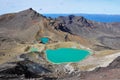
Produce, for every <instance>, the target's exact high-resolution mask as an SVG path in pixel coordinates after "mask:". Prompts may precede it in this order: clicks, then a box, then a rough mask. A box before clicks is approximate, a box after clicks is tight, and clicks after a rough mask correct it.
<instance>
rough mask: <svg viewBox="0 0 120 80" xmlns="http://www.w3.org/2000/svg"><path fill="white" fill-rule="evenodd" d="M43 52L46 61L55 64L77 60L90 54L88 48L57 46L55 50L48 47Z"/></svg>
mask: <svg viewBox="0 0 120 80" xmlns="http://www.w3.org/2000/svg"><path fill="white" fill-rule="evenodd" d="M45 53H46V57H47V59H48V61H50V62H52V63H55V64H60V63H68V62H79V61H81V60H83V59H85V58H86V57H87V56H88V55H89V54H90V52H89V51H88V50H81V49H75V48H58V49H55V50H51V49H48V50H46V51H45Z"/></svg>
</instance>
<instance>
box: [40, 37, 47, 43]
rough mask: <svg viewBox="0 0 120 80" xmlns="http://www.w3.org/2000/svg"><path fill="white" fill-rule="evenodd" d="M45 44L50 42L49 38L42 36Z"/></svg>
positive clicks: (41, 39)
mask: <svg viewBox="0 0 120 80" xmlns="http://www.w3.org/2000/svg"><path fill="white" fill-rule="evenodd" d="M39 40H40V41H41V42H42V43H43V44H47V43H48V42H49V38H47V37H42V38H40V39H39Z"/></svg>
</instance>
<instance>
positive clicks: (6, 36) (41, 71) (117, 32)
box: [0, 8, 120, 80]
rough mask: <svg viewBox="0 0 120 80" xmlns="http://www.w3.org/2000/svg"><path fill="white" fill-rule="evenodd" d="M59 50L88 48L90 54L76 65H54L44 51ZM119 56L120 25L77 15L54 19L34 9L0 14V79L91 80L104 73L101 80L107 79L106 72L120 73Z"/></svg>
mask: <svg viewBox="0 0 120 80" xmlns="http://www.w3.org/2000/svg"><path fill="white" fill-rule="evenodd" d="M43 37H47V38H48V39H49V42H48V43H47V44H44V43H42V40H41V38H43ZM57 48H77V49H85V50H88V51H90V55H89V56H88V57H86V58H85V59H84V60H82V61H80V62H76V63H72V62H71V63H64V64H53V63H51V62H49V61H48V60H47V58H46V54H45V50H47V49H57ZM118 56H120V23H117V22H116V23H101V22H95V21H91V20H87V19H86V18H84V17H82V16H74V15H69V16H67V17H64V16H60V17H58V18H56V19H52V18H47V17H45V16H43V15H41V14H39V13H38V12H36V11H35V10H33V9H32V8H30V9H27V10H24V11H20V12H17V13H9V14H4V15H0V79H14V80H16V79H24V80H25V79H28V78H36V79H38V80H49V79H50V80H63V79H66V80H68V79H71V80H73V79H74V80H78V79H80V78H81V79H83V78H84V79H83V80H89V78H90V77H91V76H92V77H91V79H93V80H96V77H95V76H98V77H99V76H100V74H101V73H102V74H106V75H107V78H103V79H102V80H107V79H110V77H108V75H110V74H108V73H106V72H107V71H110V72H113V73H115V72H116V71H117V70H119V68H116V67H119V57H118ZM117 57H118V58H117ZM116 58H117V59H116ZM116 61H117V62H116ZM99 67H100V70H98V69H99ZM101 67H104V68H101ZM96 70H97V71H96ZM101 70H106V72H105V71H103V72H102V71H101ZM96 73H97V74H98V75H96ZM117 73H118V74H119V72H117ZM80 74H82V75H80ZM115 76H116V77H117V78H119V75H115ZM115 76H114V75H113V79H115Z"/></svg>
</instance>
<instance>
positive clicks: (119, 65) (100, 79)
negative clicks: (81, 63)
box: [58, 56, 120, 80]
mask: <svg viewBox="0 0 120 80" xmlns="http://www.w3.org/2000/svg"><path fill="white" fill-rule="evenodd" d="M58 80H120V56H119V57H117V58H116V59H115V60H114V61H113V62H111V63H110V64H109V66H107V67H100V68H97V69H95V70H94V71H88V72H82V73H81V74H80V76H78V75H74V76H72V77H68V78H65V79H58Z"/></svg>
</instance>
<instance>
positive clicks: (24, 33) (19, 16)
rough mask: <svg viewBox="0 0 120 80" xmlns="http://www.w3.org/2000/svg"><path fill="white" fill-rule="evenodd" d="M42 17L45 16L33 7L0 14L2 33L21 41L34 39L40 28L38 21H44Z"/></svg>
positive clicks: (0, 29) (0, 33) (0, 30)
mask: <svg viewBox="0 0 120 80" xmlns="http://www.w3.org/2000/svg"><path fill="white" fill-rule="evenodd" d="M42 19H43V16H42V15H40V14H39V13H37V12H36V11H34V10H33V9H28V10H25V11H21V12H19V13H14V14H5V15H2V16H0V35H1V36H2V37H4V36H5V37H9V38H16V39H18V40H21V41H32V40H33V39H34V36H35V34H36V33H37V32H38V30H39V27H38V26H37V25H36V23H38V22H39V23H40V22H42Z"/></svg>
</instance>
